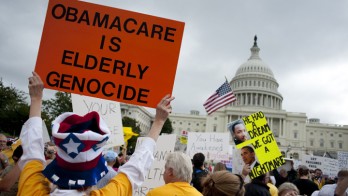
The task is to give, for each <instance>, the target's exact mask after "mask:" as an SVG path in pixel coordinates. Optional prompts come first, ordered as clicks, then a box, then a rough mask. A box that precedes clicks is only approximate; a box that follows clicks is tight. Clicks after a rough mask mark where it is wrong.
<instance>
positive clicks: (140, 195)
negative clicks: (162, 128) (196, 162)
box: [133, 134, 176, 196]
mask: <svg viewBox="0 0 348 196" xmlns="http://www.w3.org/2000/svg"><path fill="white" fill-rule="evenodd" d="M175 139H176V135H175V134H170V135H160V136H159V137H158V139H157V142H156V151H155V152H154V155H153V156H154V158H155V160H154V162H153V163H152V165H151V169H150V170H149V171H148V173H147V174H146V176H145V181H144V183H143V184H142V185H141V187H138V188H137V189H136V190H135V191H133V196H145V195H146V194H147V192H149V191H150V190H151V189H153V188H157V187H159V186H162V185H164V180H163V173H164V165H165V163H166V160H165V158H166V156H167V154H169V153H171V152H174V146H175ZM142 140H143V138H142V137H139V138H138V140H137V145H138V143H140V142H141V141H142Z"/></svg>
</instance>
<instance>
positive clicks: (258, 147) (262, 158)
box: [237, 112, 285, 178]
mask: <svg viewBox="0 0 348 196" xmlns="http://www.w3.org/2000/svg"><path fill="white" fill-rule="evenodd" d="M243 121H244V124H245V127H246V129H247V130H248V133H249V135H250V138H251V139H250V140H247V141H245V142H243V143H241V144H239V145H237V148H241V147H243V146H246V145H250V144H251V146H252V147H253V148H254V150H255V153H256V156H257V158H258V160H259V162H260V165H258V166H255V167H253V169H252V171H251V172H250V173H249V176H250V178H255V177H257V176H259V175H261V174H264V173H266V172H268V171H272V170H274V169H276V168H278V167H280V166H281V165H283V164H284V163H285V161H284V159H283V156H282V154H281V152H280V150H279V148H278V145H277V141H276V140H275V138H274V135H273V133H272V131H271V129H270V127H269V125H268V123H267V120H266V117H265V115H264V114H263V113H262V112H257V113H254V114H251V115H250V116H247V117H244V118H243Z"/></svg>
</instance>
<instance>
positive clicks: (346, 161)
mask: <svg viewBox="0 0 348 196" xmlns="http://www.w3.org/2000/svg"><path fill="white" fill-rule="evenodd" d="M337 159H338V169H339V170H342V169H348V152H344V151H338V152H337Z"/></svg>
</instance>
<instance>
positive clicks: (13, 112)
mask: <svg viewBox="0 0 348 196" xmlns="http://www.w3.org/2000/svg"><path fill="white" fill-rule="evenodd" d="M26 98H27V97H26V95H25V93H24V92H23V91H20V90H17V89H16V88H15V87H13V86H5V85H4V84H3V82H2V79H0V110H1V112H0V131H1V132H4V133H7V135H11V136H18V135H19V133H20V130H21V128H22V125H23V124H24V122H25V121H26V120H27V119H28V117H29V105H28V104H27V103H26Z"/></svg>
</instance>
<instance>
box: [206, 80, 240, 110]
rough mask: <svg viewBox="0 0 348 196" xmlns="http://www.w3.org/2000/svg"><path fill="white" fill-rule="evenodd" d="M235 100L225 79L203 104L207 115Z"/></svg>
mask: <svg viewBox="0 0 348 196" xmlns="http://www.w3.org/2000/svg"><path fill="white" fill-rule="evenodd" d="M236 100H237V98H236V97H235V96H234V94H233V92H232V89H231V87H230V85H229V84H228V82H227V81H226V82H224V83H223V84H222V85H221V86H220V87H219V88H218V89H217V90H216V91H215V92H214V93H213V94H212V95H211V96H210V97H209V98H208V99H207V100H206V101H205V102H204V104H203V106H204V108H205V111H207V113H208V115H209V114H211V113H213V112H215V111H216V110H218V109H219V108H222V107H224V106H225V105H227V104H229V103H231V102H234V101H236Z"/></svg>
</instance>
